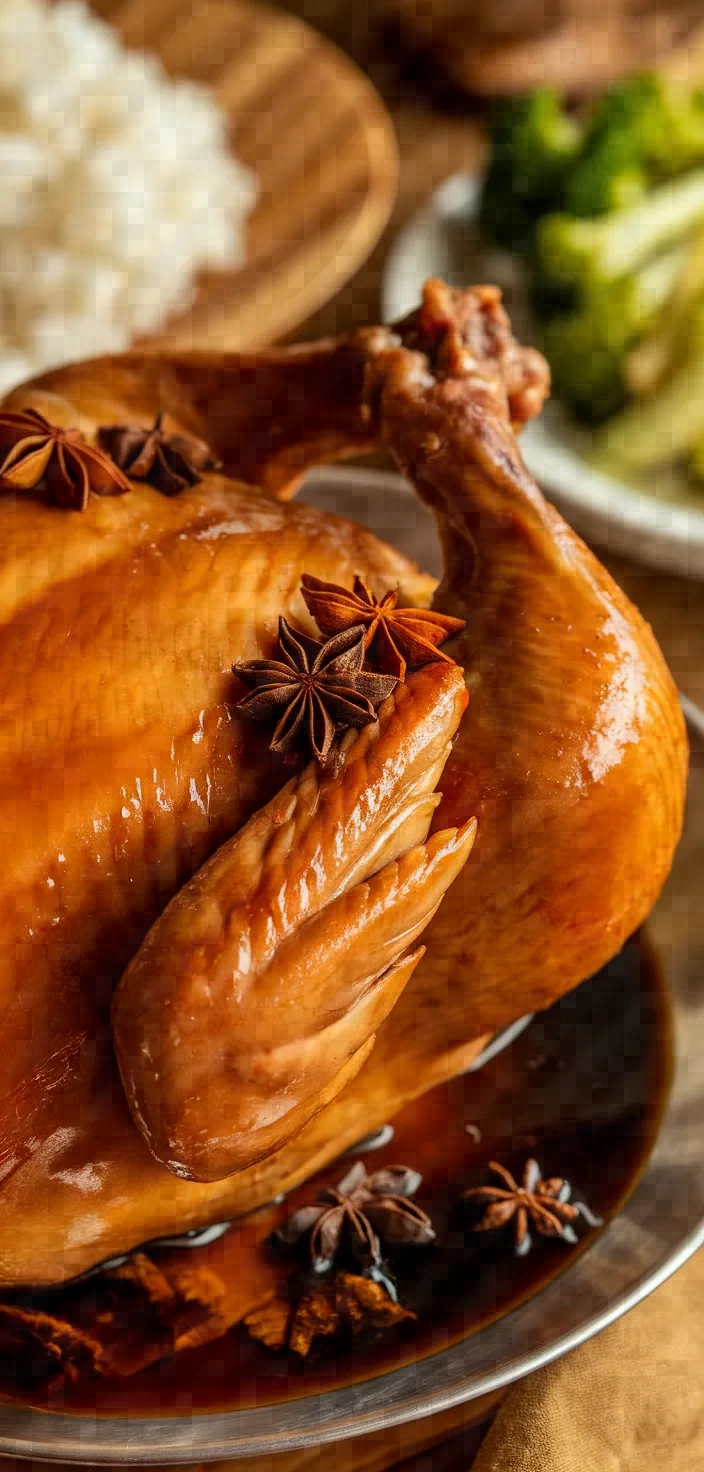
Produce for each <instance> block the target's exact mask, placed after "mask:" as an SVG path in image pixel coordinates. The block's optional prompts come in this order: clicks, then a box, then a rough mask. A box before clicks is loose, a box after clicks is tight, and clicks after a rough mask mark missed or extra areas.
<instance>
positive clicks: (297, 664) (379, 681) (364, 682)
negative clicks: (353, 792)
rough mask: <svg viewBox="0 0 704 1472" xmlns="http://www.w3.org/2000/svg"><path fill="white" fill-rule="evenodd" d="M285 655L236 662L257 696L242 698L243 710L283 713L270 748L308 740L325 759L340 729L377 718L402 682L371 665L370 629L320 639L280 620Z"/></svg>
mask: <svg viewBox="0 0 704 1472" xmlns="http://www.w3.org/2000/svg"><path fill="white" fill-rule="evenodd" d="M279 654H280V658H279V659H253V660H251V661H250V662H249V664H235V665H233V667H232V668H233V671H234V673H235V674H236V675H237V676H238V677H239V679H240V680H243V681H244V683H245V684H246V685H252V686H254V689H253V690H252V693H251V695H246V696H245V697H244V699H243V700H241V701H240V702H239V703H238V707H237V708H238V710H240V711H242V713H243V715H247V716H251V717H252V718H253V719H254V720H255V721H268V720H271V719H272V717H273V716H274V715H275V713H277V712H278V711H280V712H281V714H280V716H279V720H278V724H277V726H276V729H275V731H274V735H273V737H272V739H271V742H270V749H271V750H272V751H277V752H283V753H286V752H289V751H292V750H293V748H294V747H295V746H296V744H297V743H298V742H299V741H305V742H307V744H308V747H309V748H310V750H311V751H312V752H313V754H314V756H316V757H317V759H318V761H319V762H320V763H321V764H323V765H324V764H325V762H326V761H327V760H328V758H329V756H330V752H331V749H332V744H333V741H334V739H335V736H336V733H337V732H338V731H341V730H344V729H346V728H347V727H349V726H355V727H357V728H358V729H359V728H361V727H362V726H367V725H369V723H370V722H371V721H375V720H376V707H377V706H378V705H379V704H380V703H381V701H382V700H385V699H386V697H387V695H391V693H392V691H393V690H394V689H395V688H396V685H397V683H398V681H397V680H396V678H395V677H393V676H391V675H378V674H374V673H373V672H372V671H370V670H365V669H364V668H363V665H364V630H363V629H362V628H359V627H357V628H351V629H345V630H343V631H342V632H341V633H340V634H338V635H337V636H336V637H335V638H334V639H328V640H326V641H325V642H324V643H320V642H319V641H318V640H317V639H311V638H310V637H309V635H308V634H304V633H301V631H300V630H298V629H292V628H291V625H290V624H289V623H287V621H286V619H285V618H283V617H282V618H280V619H279Z"/></svg>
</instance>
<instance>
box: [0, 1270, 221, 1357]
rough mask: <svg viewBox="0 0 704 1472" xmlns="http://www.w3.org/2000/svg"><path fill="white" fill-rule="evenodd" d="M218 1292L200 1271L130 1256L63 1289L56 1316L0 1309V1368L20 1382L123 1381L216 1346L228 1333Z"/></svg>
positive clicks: (216, 1281) (217, 1283)
mask: <svg viewBox="0 0 704 1472" xmlns="http://www.w3.org/2000/svg"><path fill="white" fill-rule="evenodd" d="M225 1301H226V1290H225V1284H224V1282H223V1280H222V1279H221V1278H220V1276H219V1274H217V1273H215V1272H213V1271H212V1269H211V1268H207V1267H192V1266H190V1265H188V1264H186V1265H181V1264H173V1263H170V1262H165V1263H164V1264H163V1265H159V1264H157V1263H155V1262H154V1261H153V1260H152V1259H151V1258H149V1257H148V1256H147V1255H146V1253H144V1252H136V1253H134V1254H133V1256H132V1257H130V1258H129V1259H128V1261H127V1262H125V1263H123V1264H122V1265H121V1266H119V1267H116V1268H113V1269H110V1270H108V1271H106V1272H104V1273H103V1274H101V1275H100V1276H99V1277H94V1278H91V1281H90V1285H89V1286H88V1285H86V1287H85V1296H84V1290H83V1289H81V1287H80V1285H76V1287H75V1289H74V1290H71V1289H67V1290H66V1293H65V1294H64V1295H62V1301H61V1316H59V1314H58V1312H57V1313H53V1314H52V1313H48V1312H46V1311H45V1310H43V1309H38V1308H34V1307H33V1306H31V1305H30V1306H15V1305H11V1304H0V1360H4V1361H6V1362H7V1363H8V1365H10V1366H16V1367H17V1373H18V1375H19V1376H21V1377H22V1378H23V1380H24V1381H25V1382H26V1381H30V1382H37V1381H49V1382H54V1381H56V1380H58V1379H60V1378H63V1379H64V1380H68V1381H75V1380H77V1379H78V1378H79V1377H80V1376H81V1375H82V1374H86V1373H93V1374H96V1375H100V1376H102V1377H106V1376H107V1377H113V1376H119V1377H121V1378H125V1377H128V1376H131V1375H135V1374H137V1373H138V1372H139V1371H140V1370H143V1369H145V1368H146V1366H147V1365H151V1364H154V1363H155V1362H156V1361H157V1360H160V1359H163V1358H164V1357H165V1356H170V1355H174V1354H179V1353H181V1352H182V1351H184V1350H188V1349H194V1348H197V1347H198V1346H199V1345H201V1344H207V1343H209V1342H210V1341H211V1340H213V1339H219V1338H220V1337H221V1336H222V1335H223V1334H225V1333H226V1331H227V1330H228V1329H229V1328H230V1325H231V1322H232V1316H231V1315H228V1313H227V1312H226V1307H225Z"/></svg>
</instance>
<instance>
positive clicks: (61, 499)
mask: <svg viewBox="0 0 704 1472" xmlns="http://www.w3.org/2000/svg"><path fill="white" fill-rule="evenodd" d="M0 481H1V482H2V483H3V484H4V485H6V486H11V487H13V489H14V490H17V491H29V490H33V489H34V487H35V486H37V487H40V488H42V489H46V490H47V491H48V492H49V495H50V497H51V500H52V501H53V502H54V503H55V505H57V506H63V507H65V508H66V509H68V510H72V511H84V510H85V508H86V506H87V504H88V496H89V494H90V492H91V491H93V492H94V493H95V495H96V496H119V495H122V494H123V493H124V492H125V491H129V489H130V483H129V481H128V479H127V477H126V476H125V475H123V474H122V471H121V470H119V469H118V467H117V466H116V465H115V464H114V463H113V461H112V460H111V459H110V458H109V456H108V455H105V454H104V453H103V451H102V450H98V449H96V448H95V446H94V445H89V444H88V443H87V442H86V440H85V437H84V436H83V435H82V434H81V431H80V430H79V429H63V428H61V427H60V426H58V425H56V424H50V423H49V420H48V419H45V418H44V415H43V414H40V413H39V411H38V410H37V409H20V410H14V409H4V410H0Z"/></svg>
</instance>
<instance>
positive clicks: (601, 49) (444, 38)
mask: <svg viewBox="0 0 704 1472" xmlns="http://www.w3.org/2000/svg"><path fill="white" fill-rule="evenodd" d="M389 8H390V12H391V13H392V14H393V15H394V16H395V17H396V18H397V19H398V23H399V27H400V31H401V35H402V36H403V38H404V40H405V41H406V43H407V44H409V45H410V46H412V47H415V48H417V49H418V50H419V52H421V53H425V54H426V55H427V56H429V57H431V58H432V59H433V61H434V62H435V63H436V64H437V65H438V66H439V67H441V68H442V69H444V70H445V71H446V72H447V75H448V77H450V78H452V80H453V82H455V83H456V84H457V85H458V86H459V87H462V88H464V89H466V91H468V92H470V93H472V94H473V95H474V96H478V97H500V96H510V95H513V94H515V93H518V92H523V91H526V90H527V89H528V88H530V87H538V86H554V87H561V88H564V89H565V90H566V91H568V92H570V94H572V95H573V96H574V95H577V94H584V93H589V92H593V91H594V90H595V88H597V87H603V86H605V85H606V84H607V83H609V82H612V81H613V80H614V79H615V78H617V77H623V76H626V75H627V74H628V73H629V72H633V71H637V70H639V69H640V68H641V67H644V66H652V65H655V64H658V63H659V62H661V61H662V59H663V57H665V56H667V55H668V54H669V53H670V52H671V51H672V50H673V48H676V47H681V46H684V45H685V44H689V43H690V42H691V40H692V38H693V37H696V36H697V35H698V34H700V33H701V28H702V11H701V5H700V4H698V3H697V0H674V3H670V4H669V5H663V4H661V3H660V0H543V3H542V4H536V3H535V0H495V3H493V4H491V5H487V4H486V3H484V0H389Z"/></svg>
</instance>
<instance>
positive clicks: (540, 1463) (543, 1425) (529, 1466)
mask: <svg viewBox="0 0 704 1472" xmlns="http://www.w3.org/2000/svg"><path fill="white" fill-rule="evenodd" d="M472 1472H704V1252H700V1253H698V1254H697V1256H696V1257H694V1258H693V1259H692V1260H691V1261H690V1262H689V1263H687V1264H686V1266H685V1267H684V1268H682V1270H681V1271H680V1272H679V1273H677V1274H676V1275H675V1277H674V1278H671V1279H670V1280H669V1282H667V1283H665V1284H663V1286H662V1288H659V1289H658V1291H657V1292H656V1293H654V1294H653V1295H652V1297H650V1298H648V1299H646V1301H645V1302H644V1303H642V1304H639V1306H638V1308H635V1309H633V1310H632V1312H631V1313H629V1314H627V1315H626V1316H625V1317H624V1318H623V1319H620V1320H619V1321H618V1323H616V1324H612V1325H611V1327H610V1328H609V1329H605V1330H604V1332H603V1333H602V1334H599V1335H598V1336H597V1337H596V1338H595V1339H592V1340H590V1341H589V1343H588V1344H584V1345H582V1346H581V1347H580V1348H579V1349H576V1350H574V1351H573V1353H572V1354H568V1355H565V1357H564V1358H563V1359H561V1360H558V1361H556V1363H555V1364H553V1365H549V1366H548V1367H547V1368H546V1369H544V1370H539V1371H537V1373H536V1374H534V1375H530V1376H529V1377H528V1378H527V1379H526V1380H523V1381H521V1382H520V1383H519V1384H518V1385H516V1386H515V1387H514V1389H513V1390H512V1391H511V1392H510V1393H509V1395H508V1396H507V1398H506V1400H505V1401H504V1403H503V1405H502V1406H501V1409H500V1410H499V1412H498V1415H497V1417H496V1419H495V1421H494V1424H493V1426H492V1428H491V1430H490V1431H489V1433H488V1435H487V1437H486V1440H485V1441H484V1443H483V1445H482V1448H481V1451H480V1452H479V1455H478V1456H477V1458H476V1460H475V1461H474V1463H473V1464H472Z"/></svg>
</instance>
